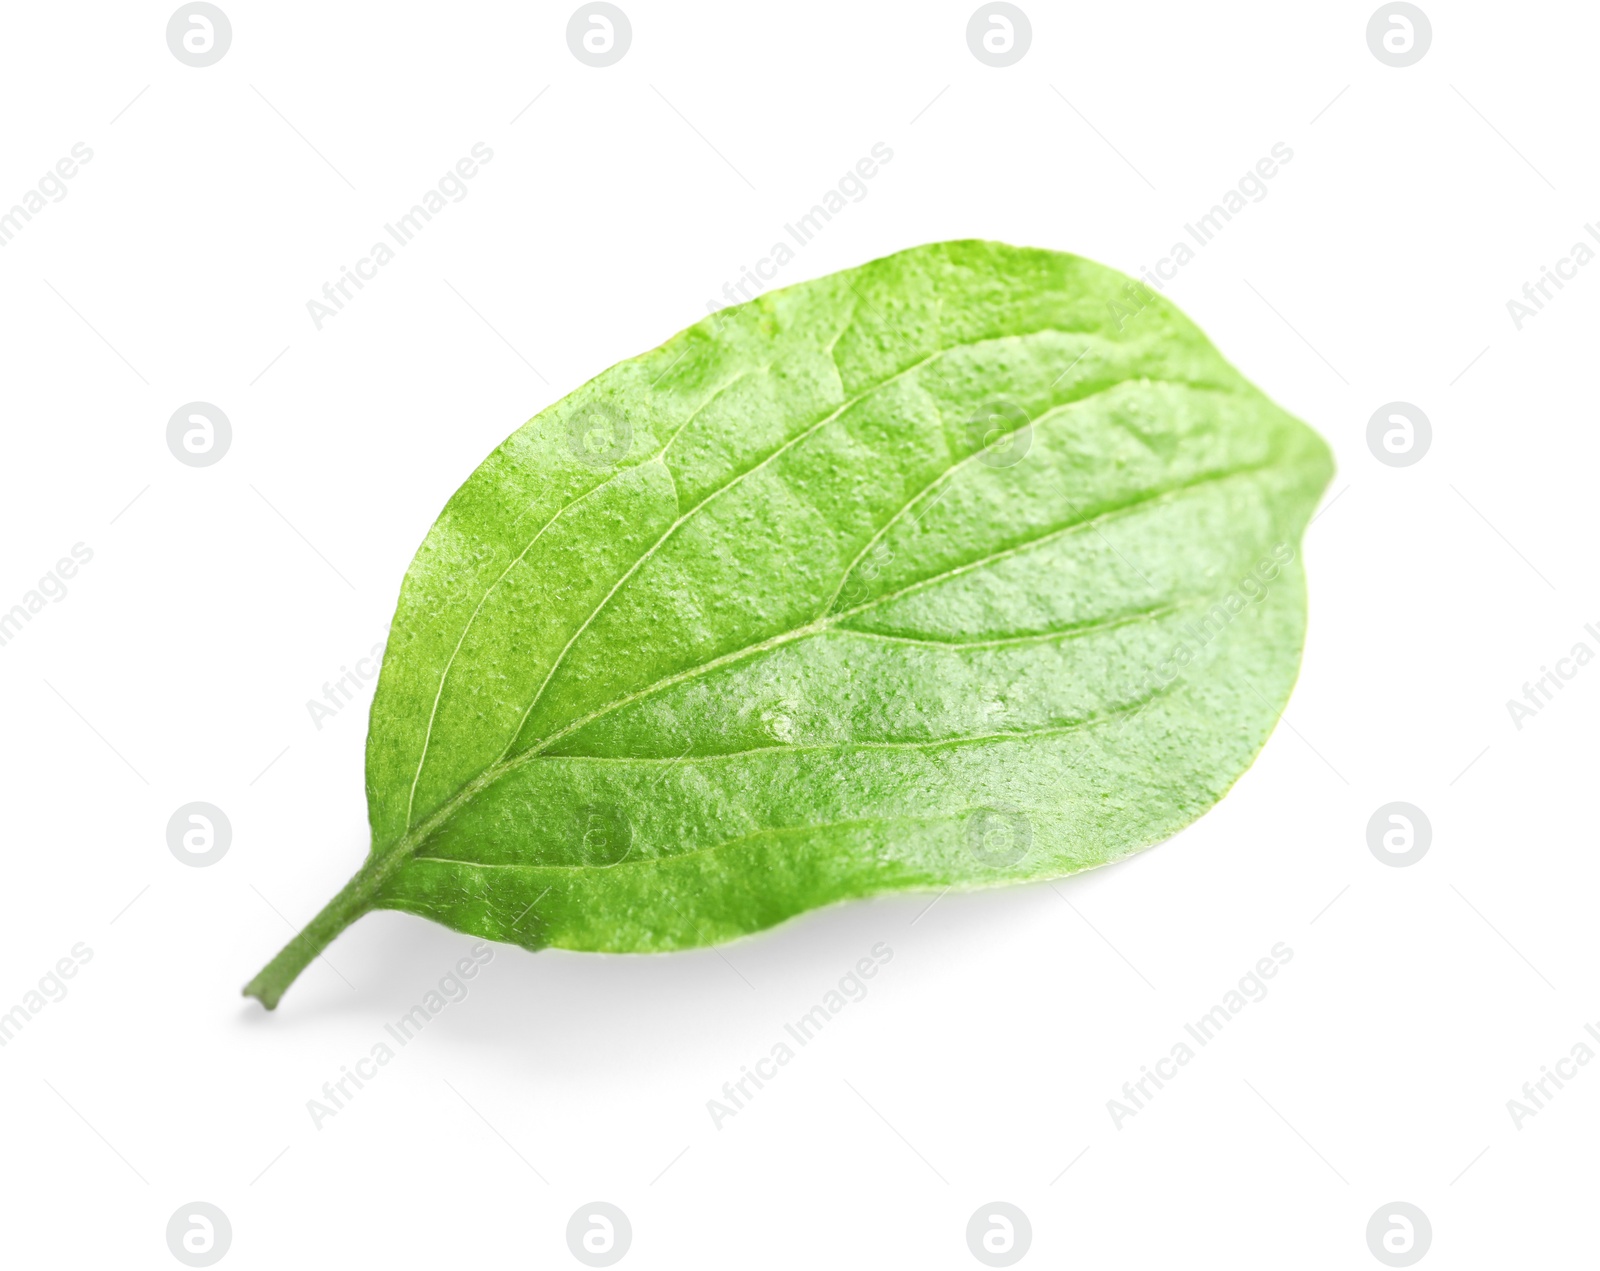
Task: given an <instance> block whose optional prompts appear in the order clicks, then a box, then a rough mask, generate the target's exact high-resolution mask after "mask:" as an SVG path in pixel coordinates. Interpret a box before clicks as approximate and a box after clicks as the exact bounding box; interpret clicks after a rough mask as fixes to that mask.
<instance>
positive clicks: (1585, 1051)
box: [1506, 1023, 1600, 1130]
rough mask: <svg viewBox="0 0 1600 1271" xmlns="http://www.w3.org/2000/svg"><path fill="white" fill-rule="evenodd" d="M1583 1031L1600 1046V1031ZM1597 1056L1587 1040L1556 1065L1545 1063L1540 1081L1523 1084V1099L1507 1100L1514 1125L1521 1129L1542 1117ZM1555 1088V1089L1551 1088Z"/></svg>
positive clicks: (1589, 1026) (1588, 1028)
mask: <svg viewBox="0 0 1600 1271" xmlns="http://www.w3.org/2000/svg"><path fill="white" fill-rule="evenodd" d="M1583 1031H1584V1032H1586V1033H1588V1034H1589V1036H1590V1038H1591V1039H1592V1040H1593V1041H1595V1042H1596V1043H1597V1044H1600V1028H1596V1027H1595V1026H1594V1025H1593V1024H1588V1023H1586V1024H1584V1026H1583ZM1594 1057H1595V1049H1594V1047H1593V1046H1591V1045H1590V1044H1589V1043H1588V1042H1586V1041H1578V1042H1574V1043H1573V1045H1572V1049H1571V1051H1570V1052H1568V1053H1567V1054H1565V1055H1563V1056H1562V1057H1561V1058H1560V1059H1558V1060H1556V1061H1555V1063H1553V1064H1541V1065H1540V1066H1539V1071H1540V1072H1542V1073H1543V1074H1544V1076H1542V1077H1540V1078H1539V1079H1538V1080H1537V1081H1524V1082H1523V1083H1522V1098H1521V1099H1507V1100H1506V1111H1507V1112H1509V1113H1510V1114H1511V1124H1512V1125H1514V1126H1516V1127H1517V1129H1519V1130H1520V1129H1521V1128H1522V1123H1523V1122H1524V1121H1526V1120H1527V1119H1528V1118H1529V1117H1535V1116H1538V1115H1539V1113H1540V1112H1542V1111H1544V1109H1545V1107H1546V1105H1547V1104H1549V1102H1550V1101H1551V1100H1552V1099H1554V1098H1555V1097H1556V1094H1557V1093H1558V1092H1559V1091H1561V1090H1564V1089H1566V1085H1567V1082H1569V1081H1571V1080H1572V1079H1573V1078H1574V1077H1576V1076H1577V1075H1578V1071H1579V1070H1580V1069H1582V1068H1586V1067H1588V1065H1589V1064H1590V1063H1591V1062H1593V1060H1594ZM1551 1086H1554V1087H1555V1089H1554V1090H1552V1089H1551V1088H1550V1087H1551Z"/></svg>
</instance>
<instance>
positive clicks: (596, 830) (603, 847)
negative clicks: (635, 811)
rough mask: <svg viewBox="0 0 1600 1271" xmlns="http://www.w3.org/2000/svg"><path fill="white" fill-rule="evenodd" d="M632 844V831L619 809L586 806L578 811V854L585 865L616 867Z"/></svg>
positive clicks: (609, 806)
mask: <svg viewBox="0 0 1600 1271" xmlns="http://www.w3.org/2000/svg"><path fill="white" fill-rule="evenodd" d="M632 845H633V829H632V827H631V826H630V825H629V824H628V818H627V817H625V816H624V815H623V814H622V809H621V808H617V807H613V806H612V805H611V804H609V803H590V804H586V805H585V806H583V807H581V808H579V809H578V855H579V857H580V858H581V859H582V861H583V863H584V864H585V865H588V866H591V867H593V868H596V869H606V868H608V867H610V866H612V865H620V864H621V863H622V862H623V860H624V859H626V857H627V855H628V849H629V848H630V847H632Z"/></svg>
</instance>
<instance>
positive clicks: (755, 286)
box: [706, 141, 894, 313]
mask: <svg viewBox="0 0 1600 1271" xmlns="http://www.w3.org/2000/svg"><path fill="white" fill-rule="evenodd" d="M893 158H894V151H893V150H891V149H889V147H888V146H887V145H885V144H884V143H883V142H881V141H875V142H873V143H872V148H871V149H870V150H869V151H868V152H867V153H866V154H865V155H863V156H862V157H861V158H860V159H858V160H856V163H855V166H854V167H853V168H851V169H849V170H848V171H847V172H845V174H844V175H843V176H841V177H840V178H839V180H838V181H837V182H835V183H834V185H833V186H831V187H830V188H829V189H828V190H826V191H824V193H823V195H822V198H821V199H820V200H819V201H818V202H816V203H814V204H812V205H811V207H810V208H808V209H807V210H806V212H805V213H804V214H803V215H801V216H797V217H795V219H794V221H793V222H789V221H785V222H784V225H783V228H784V232H785V233H786V234H788V236H789V237H790V238H791V239H793V240H794V242H795V244H796V247H805V246H807V245H809V244H810V243H811V241H812V240H813V239H814V238H816V236H817V235H818V234H820V233H821V232H822V230H823V228H824V227H825V226H826V225H827V224H828V223H829V222H830V221H832V220H833V218H834V217H835V216H838V215H839V214H840V213H841V212H843V211H844V210H845V208H846V207H848V206H849V205H850V203H859V202H861V201H862V200H863V199H865V198H866V197H867V194H868V189H867V182H868V181H870V180H872V179H873V178H874V177H875V176H877V175H878V174H879V172H881V171H882V170H883V168H884V167H887V166H888V164H889V161H890V160H891V159H893ZM847 199H848V200H849V202H846V200H847ZM797 254H798V253H797V251H796V250H795V247H790V246H789V244H788V243H786V242H784V241H783V240H782V239H779V240H778V241H777V242H776V243H774V244H773V245H772V247H771V249H770V251H769V252H768V254H767V255H765V256H763V257H761V258H760V259H759V260H757V261H756V263H755V265H754V267H753V268H746V267H745V266H743V265H740V266H739V277H738V280H737V281H736V282H725V283H723V284H722V294H723V296H724V297H725V299H723V300H707V301H706V312H707V313H717V312H719V311H720V310H722V309H725V308H727V307H728V306H729V305H736V304H743V303H744V302H745V301H746V300H754V299H755V298H756V297H757V296H759V295H760V294H761V293H762V291H763V290H764V289H765V286H766V284H767V283H770V282H771V281H772V280H773V279H774V278H776V277H777V276H778V271H779V270H780V269H782V268H784V266H786V265H787V264H788V263H789V262H790V261H792V260H794V259H795V257H796V255H797Z"/></svg>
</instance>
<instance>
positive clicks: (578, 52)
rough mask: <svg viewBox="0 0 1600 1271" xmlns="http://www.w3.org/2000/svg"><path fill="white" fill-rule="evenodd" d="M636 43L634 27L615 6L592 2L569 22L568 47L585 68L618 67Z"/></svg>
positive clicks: (578, 11)
mask: <svg viewBox="0 0 1600 1271" xmlns="http://www.w3.org/2000/svg"><path fill="white" fill-rule="evenodd" d="M632 43H633V24H632V23H630V22H629V21H628V15H627V14H626V13H624V12H623V11H622V10H621V9H619V8H617V6H616V5H614V4H606V3H604V0H591V3H589V4H583V5H579V6H578V7H577V8H576V9H574V10H573V11H572V16H571V17H570V18H568V19H567V47H568V48H569V49H571V50H572V56H573V57H575V58H577V59H578V60H579V61H580V62H582V63H583V64H584V65H585V66H614V65H616V63H618V62H620V61H621V60H622V58H623V55H624V54H626V53H627V51H628V45H630V44H632Z"/></svg>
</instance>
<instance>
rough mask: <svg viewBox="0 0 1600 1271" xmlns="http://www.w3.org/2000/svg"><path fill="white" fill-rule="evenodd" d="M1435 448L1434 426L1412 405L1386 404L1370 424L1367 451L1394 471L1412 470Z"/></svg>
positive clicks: (1373, 416)
mask: <svg viewBox="0 0 1600 1271" xmlns="http://www.w3.org/2000/svg"><path fill="white" fill-rule="evenodd" d="M1432 444H1433V425H1432V424H1430V423H1429V422H1428V417H1427V416H1426V415H1424V414H1423V413H1422V412H1421V411H1420V410H1418V409H1417V408H1416V407H1415V406H1413V405H1412V404H1411V403H1410V402H1386V403H1385V404H1384V405H1382V406H1380V407H1378V409H1377V410H1375V411H1373V412H1372V418H1371V419H1369V420H1367V449H1368V450H1370V451H1372V454H1373V457H1374V458H1376V459H1377V461H1378V462H1379V463H1382V464H1387V465H1388V466H1389V467H1391V468H1409V467H1410V466H1411V465H1412V464H1414V463H1416V462H1418V461H1419V460H1420V459H1421V458H1422V456H1423V455H1425V454H1427V453H1428V447H1429V446H1431V445H1432Z"/></svg>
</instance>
